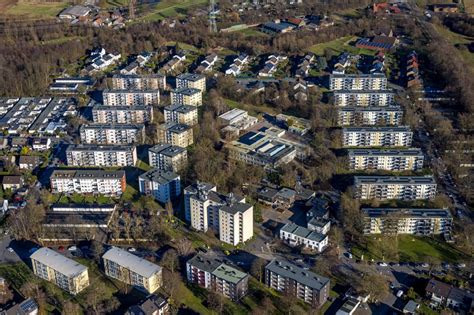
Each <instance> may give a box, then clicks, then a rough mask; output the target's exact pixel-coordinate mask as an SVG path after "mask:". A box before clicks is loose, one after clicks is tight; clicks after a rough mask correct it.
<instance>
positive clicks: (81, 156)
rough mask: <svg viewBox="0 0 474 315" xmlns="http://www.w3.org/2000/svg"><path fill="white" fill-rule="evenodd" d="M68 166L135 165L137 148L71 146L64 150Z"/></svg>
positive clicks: (92, 145)
mask: <svg viewBox="0 0 474 315" xmlns="http://www.w3.org/2000/svg"><path fill="white" fill-rule="evenodd" d="M66 162H67V165H68V166H84V167H117V166H119V167H126V166H134V165H135V164H136V163H137V148H136V147H135V146H127V145H96V144H71V145H69V146H68V148H67V149H66Z"/></svg>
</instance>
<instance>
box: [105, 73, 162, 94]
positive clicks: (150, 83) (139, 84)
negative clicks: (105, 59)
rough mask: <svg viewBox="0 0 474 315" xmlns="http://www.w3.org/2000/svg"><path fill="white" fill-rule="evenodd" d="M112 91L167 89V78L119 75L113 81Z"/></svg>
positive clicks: (149, 75)
mask: <svg viewBox="0 0 474 315" xmlns="http://www.w3.org/2000/svg"><path fill="white" fill-rule="evenodd" d="M111 83H112V89H117V90H140V91H143V90H145V91H146V90H158V89H165V88H166V76H164V75H162V74H158V73H156V74H147V75H119V74H116V75H114V76H113V77H112V80H111Z"/></svg>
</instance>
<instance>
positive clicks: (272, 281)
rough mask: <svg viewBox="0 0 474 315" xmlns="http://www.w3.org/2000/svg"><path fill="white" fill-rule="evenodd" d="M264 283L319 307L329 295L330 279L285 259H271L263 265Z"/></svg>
mask: <svg viewBox="0 0 474 315" xmlns="http://www.w3.org/2000/svg"><path fill="white" fill-rule="evenodd" d="M265 284H266V285H267V286H269V287H270V288H272V289H274V290H277V291H280V292H285V293H286V294H290V295H292V296H294V297H297V298H299V299H301V300H303V301H304V302H306V303H308V304H311V305H312V306H313V307H316V308H320V307H321V306H323V304H324V303H326V301H327V299H328V297H329V290H330V280H329V279H328V278H325V277H323V276H320V275H318V274H315V273H313V272H311V271H308V270H305V269H303V268H300V267H298V266H296V265H293V264H291V263H289V262H287V261H283V260H279V259H273V260H272V261H271V262H270V263H269V264H268V265H267V266H265Z"/></svg>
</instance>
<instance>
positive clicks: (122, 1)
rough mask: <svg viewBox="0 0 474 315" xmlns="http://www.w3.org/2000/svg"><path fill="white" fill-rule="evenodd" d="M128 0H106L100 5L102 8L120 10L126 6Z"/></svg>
mask: <svg viewBox="0 0 474 315" xmlns="http://www.w3.org/2000/svg"><path fill="white" fill-rule="evenodd" d="M128 3H129V1H128V0H106V1H105V4H104V5H102V7H104V8H121V7H126V6H128Z"/></svg>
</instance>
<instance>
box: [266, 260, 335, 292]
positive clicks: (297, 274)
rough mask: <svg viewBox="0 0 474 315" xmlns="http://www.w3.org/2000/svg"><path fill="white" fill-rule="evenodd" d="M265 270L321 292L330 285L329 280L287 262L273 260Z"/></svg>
mask: <svg viewBox="0 0 474 315" xmlns="http://www.w3.org/2000/svg"><path fill="white" fill-rule="evenodd" d="M265 269H266V270H269V271H271V272H274V273H276V274H278V275H281V276H283V277H285V278H290V279H293V280H295V281H297V282H299V283H301V284H303V285H305V286H308V287H310V288H312V289H315V290H321V289H323V288H324V287H325V286H326V285H329V279H328V278H325V277H323V276H320V275H317V274H315V273H314V272H311V271H307V270H304V269H303V268H300V267H298V266H295V265H293V264H291V263H289V262H287V261H283V260H278V259H273V260H272V261H271V262H270V263H269V264H268V265H267V266H265Z"/></svg>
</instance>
